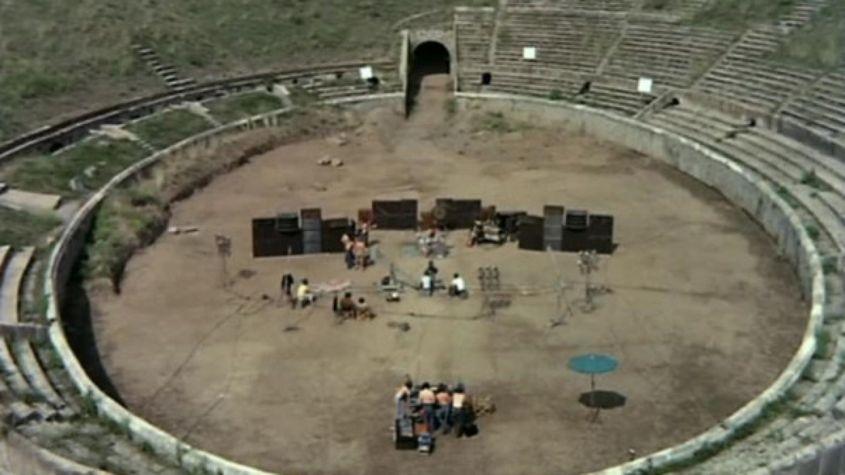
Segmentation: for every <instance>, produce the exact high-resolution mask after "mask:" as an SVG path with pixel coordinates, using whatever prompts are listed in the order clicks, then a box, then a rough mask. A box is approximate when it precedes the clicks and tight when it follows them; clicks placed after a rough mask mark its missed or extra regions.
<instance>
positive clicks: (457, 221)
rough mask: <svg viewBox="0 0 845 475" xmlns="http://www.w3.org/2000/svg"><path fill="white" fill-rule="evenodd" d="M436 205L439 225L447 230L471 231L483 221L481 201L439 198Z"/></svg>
mask: <svg viewBox="0 0 845 475" xmlns="http://www.w3.org/2000/svg"><path fill="white" fill-rule="evenodd" d="M434 205H435V206H434V207H435V210H436V211H435V217H437V220H438V224H440V225H441V226H444V227H446V228H447V229H469V228H471V227H472V226H473V225H474V224H475V222H476V221H477V220H479V219H481V213H482V208H481V200H456V199H452V198H438V199H437V200H435V202H434Z"/></svg>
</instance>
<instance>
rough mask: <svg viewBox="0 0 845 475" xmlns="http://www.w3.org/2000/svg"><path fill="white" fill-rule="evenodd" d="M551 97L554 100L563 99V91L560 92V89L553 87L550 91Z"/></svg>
mask: <svg viewBox="0 0 845 475" xmlns="http://www.w3.org/2000/svg"><path fill="white" fill-rule="evenodd" d="M549 99H550V100H553V101H562V100H563V93H562V92H560V89H552V90H551V92H549Z"/></svg>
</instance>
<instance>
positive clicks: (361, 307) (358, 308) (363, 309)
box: [355, 297, 376, 320]
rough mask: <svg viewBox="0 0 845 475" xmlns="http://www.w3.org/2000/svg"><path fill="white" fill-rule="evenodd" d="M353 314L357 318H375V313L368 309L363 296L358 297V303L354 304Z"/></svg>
mask: <svg viewBox="0 0 845 475" xmlns="http://www.w3.org/2000/svg"><path fill="white" fill-rule="evenodd" d="M355 315H356V316H357V318H358V320H372V319H374V318H376V314H375V313H373V311H372V309H370V306H369V305H368V304H367V301H366V300H365V299H364V297H359V298H358V303H357V304H356V305H355Z"/></svg>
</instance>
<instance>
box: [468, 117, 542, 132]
mask: <svg viewBox="0 0 845 475" xmlns="http://www.w3.org/2000/svg"><path fill="white" fill-rule="evenodd" d="M527 128H529V125H528V124H526V123H523V122H513V121H510V120H508V119H507V117H505V114H504V113H502V112H485V113H484V114H481V115H480V116H476V117H474V118H473V130H474V131H476V132H479V131H487V132H495V133H499V134H506V133H509V132H518V131H520V130H525V129H527Z"/></svg>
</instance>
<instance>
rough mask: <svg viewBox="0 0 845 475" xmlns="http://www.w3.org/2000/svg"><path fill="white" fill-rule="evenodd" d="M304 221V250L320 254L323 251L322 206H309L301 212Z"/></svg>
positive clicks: (306, 252)
mask: <svg viewBox="0 0 845 475" xmlns="http://www.w3.org/2000/svg"><path fill="white" fill-rule="evenodd" d="M299 216H300V218H301V221H302V252H303V253H304V254H319V253H320V252H322V251H323V244H322V234H323V233H322V227H323V212H322V210H321V209H320V208H308V209H303V210H302V211H300V212H299Z"/></svg>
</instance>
